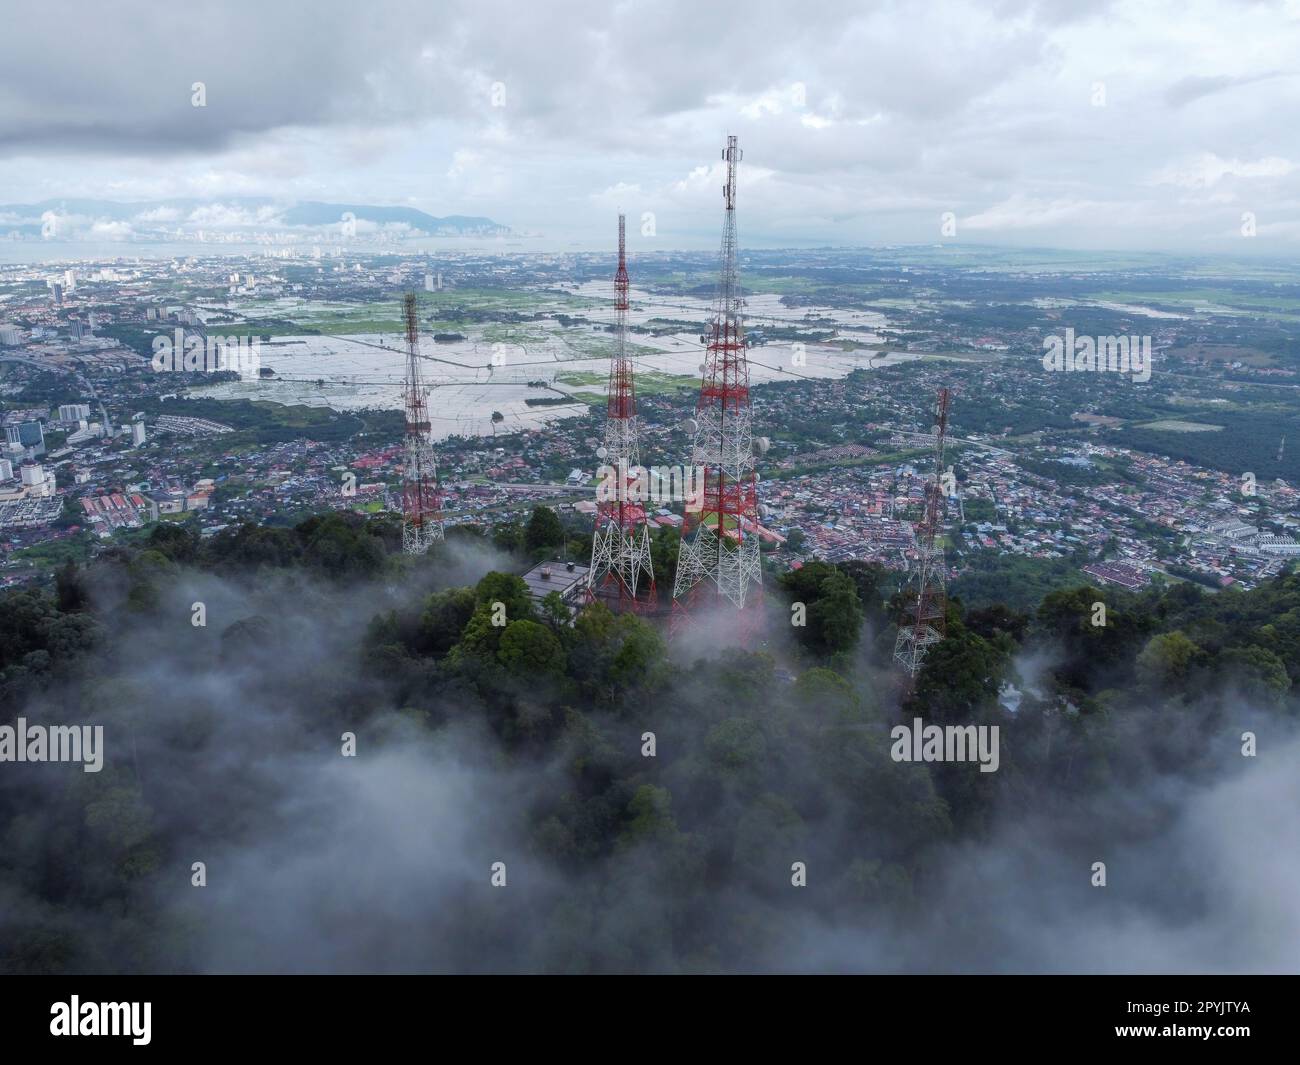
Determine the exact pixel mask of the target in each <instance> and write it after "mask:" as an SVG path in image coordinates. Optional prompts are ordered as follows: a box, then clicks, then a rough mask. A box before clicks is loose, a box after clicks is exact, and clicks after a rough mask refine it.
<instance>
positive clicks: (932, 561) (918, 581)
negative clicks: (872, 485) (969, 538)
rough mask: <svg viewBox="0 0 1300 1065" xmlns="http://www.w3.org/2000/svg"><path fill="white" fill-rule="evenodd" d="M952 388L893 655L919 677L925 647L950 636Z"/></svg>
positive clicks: (944, 402) (938, 412) (942, 402)
mask: <svg viewBox="0 0 1300 1065" xmlns="http://www.w3.org/2000/svg"><path fill="white" fill-rule="evenodd" d="M951 401H952V393H951V391H950V390H949V389H947V388H941V389H939V402H938V404H937V405H936V407H935V414H934V418H935V424H934V476H933V478H932V479H930V480H929V481H927V482H926V484H925V511H924V516H923V517H922V518H921V522H920V524H918V525H917V527H916V565H915V566H914V567H913V568H912V572H911V574H910V577H911V582H912V583H913V584H914V586H915V589H916V592H915V595H914V596H913V597H911V598H909V600H908V607H907V613H906V615H905V616H904V618H903V620H902V621H901V622H900V624H899V626H898V636H897V637H896V638H895V640H894V660H895V661H896V662H897V663H898V664H899V665H901V666H902V667H903V669H904V670H905V671H906V672H907V674H908V675H909V676H911V677H915V676H916V674H917V673H918V672H919V671H920V669H921V663H922V662H923V661H924V660H925V656H926V652H928V651H929V650H930V648H931V647H933V646H934V645H935V644H936V643H938V642H939V641H940V640H942V639H943V638H944V636H946V635H947V632H948V629H947V615H948V594H947V590H946V588H945V586H944V569H945V566H944V557H943V545H942V543H940V541H939V535H940V533H941V531H942V529H943V519H944V510H945V504H946V501H947V494H946V493H945V492H944V487H943V480H944V477H943V472H944V471H943V451H944V446H945V443H946V441H947V436H948V406H949V404H950V403H951Z"/></svg>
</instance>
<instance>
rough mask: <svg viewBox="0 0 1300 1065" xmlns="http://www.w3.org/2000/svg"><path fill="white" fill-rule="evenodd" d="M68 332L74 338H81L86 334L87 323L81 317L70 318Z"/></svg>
mask: <svg viewBox="0 0 1300 1065" xmlns="http://www.w3.org/2000/svg"><path fill="white" fill-rule="evenodd" d="M68 333H69V334H70V335H71V336H72V339H73V340H80V339H82V338H83V337H84V336H85V335H86V323H85V322H83V321H82V320H81V319H80V318H69V319H68Z"/></svg>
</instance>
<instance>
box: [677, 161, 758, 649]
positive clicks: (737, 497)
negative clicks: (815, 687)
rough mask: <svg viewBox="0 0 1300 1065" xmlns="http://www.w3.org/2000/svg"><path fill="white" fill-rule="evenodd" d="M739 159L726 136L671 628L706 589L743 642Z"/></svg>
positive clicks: (750, 566)
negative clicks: (692, 507) (692, 497)
mask: <svg viewBox="0 0 1300 1065" xmlns="http://www.w3.org/2000/svg"><path fill="white" fill-rule="evenodd" d="M741 154H742V153H741V150H740V148H739V147H737V145H736V138H735V137H728V138H727V146H726V148H724V149H723V150H722V158H723V161H724V162H726V164H727V182H726V184H725V185H723V186H722V199H723V204H724V207H725V210H724V214H723V223H722V270H721V274H720V276H719V279H718V291H717V295H716V297H715V298H714V302H713V322H712V326H711V329H710V332H709V334H708V339H707V341H706V344H705V359H704V365H703V366H702V367H701V371H702V372H701V380H700V396H699V400H698V401H697V402H696V405H695V418H694V419H693V429H694V443H693V446H692V449H691V466H692V468H693V469H700V468H702V469H703V474H704V494H703V503H702V505H701V508H700V510H699V512H698V513H697V514H694V515H693V514H691V513H689V512H688V513H687V515H686V521H685V523H684V524H683V527H682V541H681V546H680V548H679V551H678V556H677V576H676V580H675V581H674V584H673V618H672V625H671V629H672V630H673V631H674V632H677V631H680V630H681V628H682V627H683V626H684V625H685V624H686V623H688V622H689V620H690V615H691V614H692V613H693V612H694V611H695V609H696V608H697V606H699V605H701V604H702V600H704V599H705V596H706V593H708V592H710V591H711V592H712V593H713V594H712V595H710V596H709V598H712V599H713V600H714V601H716V602H718V603H722V604H730V605H731V606H732V607H734V608H735V610H736V611H737V619H736V620H737V627H738V628H739V630H740V634H741V638H742V641H744V640H745V639H747V638H748V637H749V636H751V635H752V634H753V632H754V630H756V629H757V628H758V625H759V622H760V620H761V603H762V588H763V564H762V560H761V558H760V556H759V549H758V537H759V535H760V533H762V532H763V530H762V529H761V528H760V526H759V524H758V488H757V481H758V476H757V473H756V472H755V469H754V434H753V423H752V418H751V409H750V402H749V364H748V362H747V360H746V358H745V329H744V324H743V322H742V320H741V306H742V302H741V296H740V279H739V271H738V269H737V266H736V168H737V166H738V165H739V163H740V160H741ZM709 585H712V589H709V587H708V586H709Z"/></svg>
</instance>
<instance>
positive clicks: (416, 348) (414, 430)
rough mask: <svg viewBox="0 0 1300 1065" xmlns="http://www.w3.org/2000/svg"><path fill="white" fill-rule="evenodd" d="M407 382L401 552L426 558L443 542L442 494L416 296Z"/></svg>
mask: <svg viewBox="0 0 1300 1065" xmlns="http://www.w3.org/2000/svg"><path fill="white" fill-rule="evenodd" d="M404 309H405V316H406V381H405V384H404V387H403V398H404V400H405V407H406V432H405V435H404V437H403V447H404V449H405V465H404V467H403V470H402V552H403V553H404V554H407V555H423V554H424V553H425V552H426V551H428V550H429V545H430V544H431V543H433V542H434V541H435V540H441V539H442V538H443V528H442V493H441V492H440V491H439V488H438V468H437V465H436V464H435V463H434V459H433V442H432V440H430V438H429V432H430V426H429V405H428V399H427V397H426V396H425V390H424V382H423V381H422V380H421V374H420V324H419V317H418V315H417V314H416V305H415V293H414V292H408V293H407V294H406V299H405V306H404Z"/></svg>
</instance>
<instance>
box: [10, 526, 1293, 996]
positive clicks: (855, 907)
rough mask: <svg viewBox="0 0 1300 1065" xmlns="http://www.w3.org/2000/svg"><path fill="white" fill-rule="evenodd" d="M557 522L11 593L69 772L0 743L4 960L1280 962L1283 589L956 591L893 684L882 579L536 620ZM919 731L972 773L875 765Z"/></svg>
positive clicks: (191, 552)
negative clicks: (760, 613) (682, 636)
mask: <svg viewBox="0 0 1300 1065" xmlns="http://www.w3.org/2000/svg"><path fill="white" fill-rule="evenodd" d="M669 538H671V534H669ZM661 541H663V538H662V537H661ZM556 546H557V545H555V544H548V543H536V542H533V541H531V540H529V539H528V538H527V537H523V538H521V540H520V541H519V543H518V544H517V545H516V546H515V547H514V549H513V550H510V551H503V550H501V549H500V547H499V546H497V544H496V543H494V542H493V540H491V539H488V538H486V537H484V536H482V535H479V534H477V533H475V532H474V531H472V530H457V533H456V535H454V536H453V537H452V538H451V539H449V540H448V541H447V542H446V543H443V544H439V545H436V546H435V548H434V550H433V551H431V553H430V554H429V555H428V556H427V557H424V558H419V559H411V558H407V557H404V556H403V555H402V554H401V550H400V526H398V525H396V524H395V523H394V522H393V521H392V520H391V519H389V518H386V517H377V518H370V519H366V518H362V517H360V516H358V515H349V514H335V515H330V516H326V517H315V518H311V519H308V520H306V521H304V522H302V523H300V524H298V525H297V526H296V527H294V528H292V529H281V528H258V527H254V526H251V525H250V526H242V527H232V528H230V529H227V530H226V531H224V532H221V533H219V534H218V535H216V536H214V537H212V538H210V539H205V540H200V539H199V538H197V537H196V536H194V535H193V534H191V533H190V532H189V531H187V530H185V529H183V528H179V527H173V526H159V527H157V528H155V529H154V531H153V532H152V533H151V535H150V536H149V537H148V538H147V539H145V540H143V541H142V542H141V543H140V544H138V545H136V546H123V547H113V548H110V549H107V550H105V551H104V552H103V553H102V554H101V555H100V557H99V558H98V559H96V560H95V561H94V562H93V563H92V564H90V565H89V566H87V567H80V568H79V567H77V566H75V565H72V564H69V565H68V566H67V567H65V569H64V570H63V571H62V572H61V573H60V574H59V580H58V583H57V586H56V587H55V588H54V589H52V590H49V591H42V590H38V589H31V590H24V591H11V592H8V593H6V594H5V595H4V596H3V597H2V598H0V724H11V725H12V724H14V723H15V721H16V720H17V718H19V717H23V718H25V719H26V720H27V721H28V722H32V723H42V724H46V725H55V724H79V725H80V724H89V725H102V726H103V728H104V766H103V769H102V771H100V772H97V773H86V772H83V771H82V768H81V767H80V766H77V765H70V764H33V763H13V762H9V763H5V764H4V765H3V766H0V971H4V972H9V973H99V972H167V973H170V972H178V973H179V972H184V973H188V972H303V973H308V972H312V973H314V972H322V973H337V972H443V971H446V972H461V971H469V972H575V973H581V972H599V973H604V972H682V971H686V972H717V971H758V972H768V971H780V972H785V971H827V970H830V971H888V972H935V971H938V972H949V971H951V972H1133V971H1141V972H1221V971H1222V972H1244V971H1251V972H1256V971H1263V972H1283V971H1295V970H1296V969H1297V968H1300V892H1297V890H1296V887H1297V884H1300V818H1298V817H1297V816H1296V815H1297V812H1300V772H1297V767H1300V729H1297V723H1298V722H1300V714H1298V713H1297V702H1296V696H1295V693H1294V680H1295V679H1297V678H1300V578H1297V577H1294V576H1282V577H1279V578H1276V579H1275V580H1273V581H1272V582H1271V583H1269V584H1266V585H1264V586H1261V587H1260V588H1258V589H1256V590H1253V591H1249V592H1237V591H1225V592H1223V593H1221V594H1217V595H1211V594H1207V593H1205V592H1203V591H1201V590H1199V589H1197V588H1195V587H1193V586H1191V585H1187V584H1179V585H1175V586H1172V587H1168V588H1163V589H1162V588H1155V589H1150V590H1147V591H1144V592H1142V593H1141V594H1130V593H1121V592H1117V591H1115V590H1113V589H1109V588H1108V589H1104V590H1102V589H1097V588H1078V589H1071V590H1066V591H1059V592H1054V593H1052V594H1050V595H1048V596H1047V597H1046V598H1045V599H1043V600H1042V602H1041V603H1039V604H1038V605H1037V607H1036V608H1035V609H1033V610H1031V611H1027V612H1020V611H1016V610H1012V609H1010V608H1007V607H1004V606H996V605H995V606H991V607H985V608H983V609H979V610H966V609H965V608H964V606H963V604H962V603H961V602H960V601H958V600H953V601H952V602H951V603H950V604H949V618H948V632H949V636H948V639H946V640H945V641H944V642H943V643H942V644H940V645H938V646H937V647H936V648H935V649H933V650H932V651H931V652H930V655H929V656H928V658H927V659H926V664H925V667H924V669H923V671H922V673H921V674H920V676H919V677H918V679H917V683H916V686H915V689H914V690H912V691H909V690H907V688H906V687H904V685H903V684H902V683H901V678H900V676H899V674H898V672H897V671H896V670H894V669H893V668H892V667H891V665H890V658H891V649H892V645H893V627H892V625H893V619H894V618H895V617H896V616H897V607H898V602H897V600H896V597H893V596H891V594H890V582H889V580H888V579H887V577H886V575H885V574H884V573H883V571H881V570H879V569H878V568H876V567H873V566H871V565H867V564H863V563H848V564H845V565H842V566H835V565H831V564H828V563H822V562H814V563H809V564H807V565H805V566H804V567H803V568H802V569H801V570H798V571H796V572H794V573H791V574H788V575H785V576H783V577H782V578H780V579H779V580H778V581H775V582H771V581H770V582H769V584H768V587H767V588H766V589H765V592H766V603H767V611H768V617H767V625H766V630H765V638H766V643H765V645H764V646H763V647H762V648H761V649H760V650H757V651H752V652H751V651H746V650H743V649H741V648H737V647H733V646H727V641H726V640H725V639H721V638H718V637H716V635H715V634H717V633H720V632H723V631H725V627H724V626H723V625H721V624H720V623H713V622H712V621H711V619H710V618H709V617H708V616H707V615H705V616H701V617H699V618H698V619H697V623H696V628H695V630H694V632H693V633H692V635H691V636H690V638H688V639H686V640H683V641H680V642H677V643H673V644H671V645H670V644H669V643H668V642H667V641H666V638H665V633H664V631H662V630H661V628H660V627H659V626H658V625H657V624H656V623H653V622H650V621H646V620H642V619H639V618H634V617H627V616H615V615H613V614H611V613H610V612H609V611H608V610H607V609H606V608H605V607H603V606H600V605H592V606H589V607H587V608H586V609H584V610H583V611H582V612H581V613H580V614H579V615H578V616H577V618H576V619H575V620H574V621H573V622H572V623H570V621H569V617H568V612H567V610H566V609H565V608H563V606H562V605H560V604H558V602H554V601H547V602H545V603H543V604H542V606H541V607H540V608H538V607H536V606H535V605H534V604H533V602H532V601H531V600H530V599H529V597H528V595H527V590H526V588H525V586H524V585H523V582H522V581H521V580H520V579H519V578H518V577H515V576H512V574H514V573H517V572H520V571H521V570H522V569H523V568H524V567H525V566H526V565H527V564H528V562H529V561H530V559H535V558H538V557H545V556H546V555H547V554H548V552H551V551H553V550H554V548H555V547H556ZM674 546H675V545H673V544H671V543H667V542H666V541H663V542H659V543H657V544H656V545H655V549H656V555H657V556H658V555H660V554H663V555H665V556H670V555H671V554H672V553H673V552H672V550H671V549H672V548H673V547H674ZM796 602H799V603H803V604H805V607H806V610H807V624H806V625H804V626H793V625H791V616H792V612H791V604H793V603H796ZM1098 602H1102V603H1105V604H1106V621H1105V624H1104V625H1101V626H1098V625H1095V624H1094V623H1093V619H1094V617H1095V616H1096V615H1095V610H1094V604H1095V603H1098ZM195 604H202V611H201V612H200V613H201V615H202V619H203V621H204V622H205V623H204V624H203V625H195V624H193V621H194V619H195V617H196V611H195ZM494 604H504V609H505V618H506V619H507V622H506V624H504V625H498V624H493V613H494V610H493V607H494ZM1007 685H1011V686H1013V687H1014V689H1015V691H1016V692H1017V693H1018V695H1019V704H1018V706H1017V708H1016V709H1015V710H1014V711H1012V710H1010V709H1008V707H1007V702H1008V699H1007V691H1008V689H1007V687H1006V686H1007ZM916 717H920V718H923V719H924V720H925V722H926V723H935V724H939V725H949V724H954V725H957V724H961V725H964V724H982V725H997V726H999V729H1000V734H1001V744H1000V763H999V767H998V770H997V771H996V772H988V773H982V772H980V771H979V766H978V765H976V764H974V763H908V762H898V761H895V760H894V759H893V758H892V757H891V754H890V750H891V739H890V729H891V728H892V727H893V726H895V725H897V724H899V723H910V722H912V720H913V719H914V718H916ZM1248 732H1249V733H1252V734H1253V736H1254V745H1255V749H1256V750H1257V754H1255V755H1254V756H1245V755H1243V746H1244V745H1245V742H1246V741H1245V740H1244V738H1243V734H1245V733H1248ZM345 733H351V734H352V735H353V736H354V737H355V756H352V757H348V756H345V755H344V753H343V751H344V747H345V740H344V734H345ZM647 733H653V742H654V754H653V756H652V757H647V756H646V755H645V754H644V753H643V751H644V749H645V747H646V734H647ZM196 862H202V863H203V864H204V869H205V876H206V884H205V886H202V887H198V886H194V885H193V878H194V872H193V866H194V863H196ZM1096 862H1104V863H1105V867H1106V885H1105V886H1104V887H1097V886H1094V885H1093V881H1094V870H1093V866H1094V863H1096ZM495 863H504V878H505V883H504V886H495V885H494V883H493V878H494V874H493V869H494V864H495ZM794 863H803V867H804V869H805V870H806V886H802V887H796V886H794V884H793V883H792V866H793V864H794Z"/></svg>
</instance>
